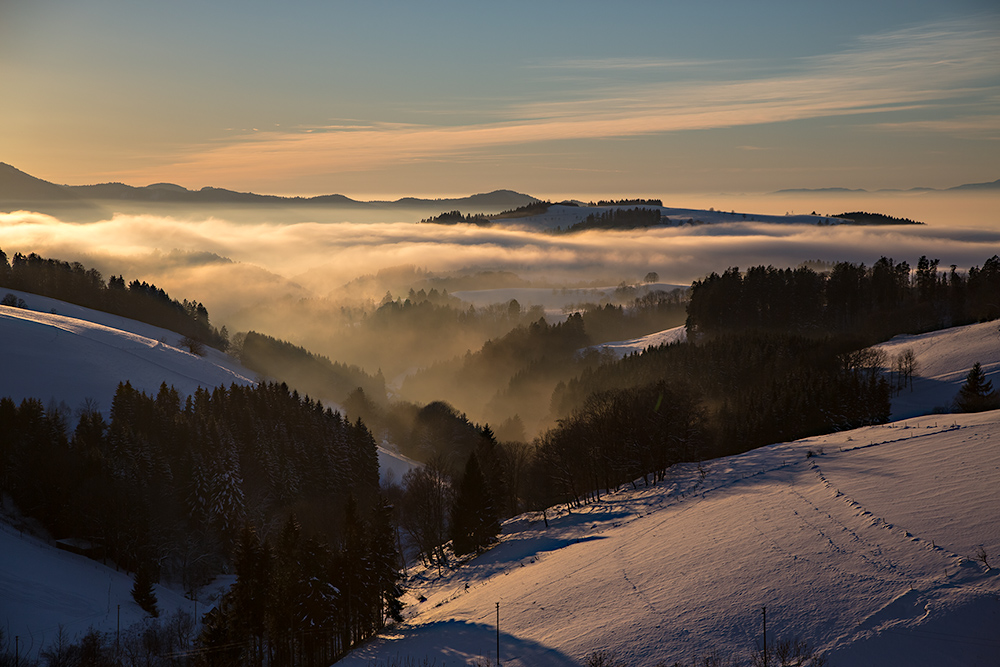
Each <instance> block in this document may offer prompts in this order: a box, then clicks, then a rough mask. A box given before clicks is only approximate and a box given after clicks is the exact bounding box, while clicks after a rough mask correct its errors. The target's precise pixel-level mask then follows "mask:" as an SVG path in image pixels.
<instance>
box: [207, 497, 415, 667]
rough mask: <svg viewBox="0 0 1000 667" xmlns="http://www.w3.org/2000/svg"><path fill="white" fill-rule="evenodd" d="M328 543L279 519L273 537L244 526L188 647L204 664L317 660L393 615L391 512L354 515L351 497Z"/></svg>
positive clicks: (274, 665) (279, 664) (329, 658)
mask: <svg viewBox="0 0 1000 667" xmlns="http://www.w3.org/2000/svg"><path fill="white" fill-rule="evenodd" d="M343 511H344V515H343V518H342V524H343V530H342V531H341V534H340V536H339V537H338V538H337V539H336V540H333V541H329V542H328V541H322V540H319V539H316V538H314V537H310V536H307V535H306V534H305V532H304V531H303V529H302V527H301V526H300V525H299V523H298V521H297V520H296V518H295V516H294V515H293V516H289V518H288V519H287V521H286V522H285V524H284V527H283V528H282V529H281V531H280V533H279V534H278V535H277V538H276V539H275V540H274V541H271V540H269V539H267V538H265V539H261V538H260V536H259V534H258V533H257V531H256V530H255V529H253V528H252V527H250V526H245V527H244V528H243V530H242V531H241V534H240V537H239V541H238V545H237V548H236V553H235V571H236V575H237V579H236V583H235V584H234V585H233V587H232V588H231V589H230V590H229V592H228V593H226V595H225V596H224V597H223V598H222V600H221V602H220V603H219V604H218V605H217V606H216V607H215V608H214V609H213V610H212V611H211V612H209V613H208V614H207V615H206V617H205V628H204V630H203V632H202V635H201V637H200V638H199V641H198V644H199V650H198V652H199V653H200V655H201V656H202V662H204V663H205V664H211V665H232V666H233V667H237V666H240V667H242V666H243V665H258V666H261V667H263V666H265V665H267V666H271V667H283V666H285V665H305V666H312V665H315V666H325V665H329V664H330V663H331V662H334V661H336V660H337V659H339V658H340V657H342V656H343V655H344V654H345V653H346V652H347V651H348V650H350V649H351V648H352V647H354V646H356V645H357V644H359V643H361V642H363V641H364V640H366V639H368V638H369V637H372V636H373V635H374V634H375V633H377V632H378V631H379V630H381V629H382V628H383V627H384V626H385V624H386V622H387V621H389V620H390V619H391V620H395V621H400V620H402V619H401V616H400V611H401V609H402V605H401V603H400V601H399V597H400V595H401V590H400V588H399V585H398V580H399V576H400V575H399V571H398V559H399V554H398V552H397V551H396V547H395V539H394V530H393V527H392V521H391V514H392V508H391V507H390V506H389V505H388V504H387V503H386V501H385V500H384V499H383V498H381V497H379V498H377V499H376V501H375V502H374V503H373V504H372V507H371V509H370V510H369V511H368V512H365V513H364V515H362V513H361V512H360V511H359V508H358V505H357V503H356V502H355V501H354V498H353V496H351V497H348V499H347V501H346V503H345V504H344V505H343Z"/></svg>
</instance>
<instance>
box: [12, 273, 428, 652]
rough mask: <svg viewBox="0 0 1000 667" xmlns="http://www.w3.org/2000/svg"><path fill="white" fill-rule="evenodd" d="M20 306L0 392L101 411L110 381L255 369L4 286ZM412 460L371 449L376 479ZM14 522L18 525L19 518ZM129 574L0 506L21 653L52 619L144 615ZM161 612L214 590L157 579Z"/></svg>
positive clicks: (190, 387)
mask: <svg viewBox="0 0 1000 667" xmlns="http://www.w3.org/2000/svg"><path fill="white" fill-rule="evenodd" d="M7 293H13V294H14V295H15V296H16V297H17V298H20V299H23V300H24V301H25V303H26V304H27V308H13V307H7V306H0V349H2V350H3V352H4V355H3V361H2V362H0V364H2V365H0V397H5V396H9V397H12V398H13V399H14V400H16V401H20V400H22V399H24V398H40V399H41V400H42V401H43V403H45V405H46V406H48V405H49V404H52V403H54V404H55V405H59V404H60V403H65V404H66V406H68V407H69V408H70V409H71V410H77V409H79V408H80V407H82V406H83V405H84V403H85V401H88V400H89V401H91V402H96V405H97V406H98V408H99V409H100V410H101V411H102V412H103V413H104V414H105V416H107V415H108V412H109V410H110V408H111V403H112V399H113V397H114V393H115V390H116V388H117V386H118V383H119V382H123V381H128V382H130V383H131V384H132V386H133V387H135V388H136V389H139V390H141V391H144V392H146V393H148V394H155V393H156V392H157V391H158V390H159V388H160V384H161V383H163V382H166V383H167V384H168V385H172V386H174V387H175V388H176V389H177V390H178V391H179V392H180V393H181V395H182V396H185V395H188V394H191V393H193V392H194V391H195V390H196V389H197V388H198V387H205V388H207V389H211V388H213V387H216V386H219V385H226V386H228V385H230V384H232V383H237V384H250V383H254V382H256V381H257V380H256V376H255V374H254V373H253V372H252V371H250V370H248V369H246V368H245V367H243V366H241V365H240V364H239V363H238V362H236V361H235V360H234V359H233V358H231V357H229V356H227V355H225V354H223V353H221V352H219V351H217V350H213V349H210V348H209V349H207V350H206V354H205V355H204V356H197V355H194V354H191V353H189V352H187V351H185V350H183V349H181V347H180V339H181V336H180V335H179V334H177V333H174V332H172V331H168V330H166V329H160V328H158V327H154V326H151V325H148V324H144V323H142V322H137V321H135V320H129V319H126V318H122V317H118V316H115V315H109V314H107V313H102V312H99V311H95V310H90V309H87V308H82V307H80V306H75V305H72V304H69V303H65V302H63V301H57V300H54V299H49V298H46V297H41V296H38V295H35V294H29V293H24V292H13V291H11V290H3V292H2V294H3V295H6V294H7ZM414 465H416V464H415V463H414V462H413V461H411V460H409V459H407V458H406V457H404V456H401V455H399V454H396V453H393V452H391V451H388V450H386V449H380V450H379V466H380V470H381V472H382V474H383V477H384V478H391V479H395V480H396V481H398V480H400V479H401V478H402V476H403V475H404V474H405V473H406V472H407V471H408V470H409V469H411V468H412V467H413V466H414ZM22 527H23V526H22ZM132 584H133V580H132V578H131V575H130V574H129V573H126V572H119V571H117V570H116V569H115V567H114V565H113V564H111V565H110V566H105V565H103V564H101V563H98V562H96V561H93V560H90V559H88V558H85V557H83V556H79V555H76V554H72V553H69V552H66V551H61V550H59V549H57V548H56V547H55V546H54V545H53V544H50V543H48V542H46V541H43V540H41V539H37V538H35V537H32V536H31V535H30V534H29V533H27V532H22V530H21V529H20V528H18V527H15V526H14V525H13V524H12V523H11V522H10V521H9V520H8V519H6V518H5V517H4V516H3V514H2V513H0V628H2V629H3V632H4V636H5V637H7V638H12V637H15V636H17V637H20V638H21V639H20V641H21V644H20V646H21V649H22V652H21V655H22V656H30V657H37V656H38V652H39V651H41V650H43V649H45V648H46V647H48V646H49V645H50V644H51V643H52V642H53V641H54V640H55V638H56V635H57V633H58V631H59V628H60V627H63V628H64V629H65V632H66V633H67V636H68V637H69V638H70V639H72V638H74V637H77V636H78V635H79V634H80V633H83V632H86V631H87V630H88V629H89V628H91V627H93V628H96V629H99V630H101V631H105V632H110V631H114V630H115V628H116V627H117V624H118V622H119V618H118V616H117V613H118V606H119V605H121V618H120V622H121V627H122V628H127V627H128V626H129V625H131V624H132V623H134V622H137V621H139V620H141V619H143V618H145V614H144V612H142V610H141V609H140V608H139V606H138V605H136V604H135V602H134V601H133V600H132V596H131V589H132ZM156 595H157V598H158V600H159V607H160V609H161V611H162V612H165V613H170V612H172V611H173V610H176V609H183V610H186V611H188V612H191V613H193V612H194V611H195V609H196V608H197V609H200V610H201V611H202V612H203V611H204V610H205V604H206V601H208V600H209V599H210V598H212V597H213V596H215V595H217V591H213V590H212V589H211V588H210V589H208V590H205V591H203V592H202V593H201V597H200V606H198V603H195V602H194V601H192V600H189V599H186V598H185V597H184V596H183V595H181V593H179V592H177V591H175V590H171V589H169V588H166V587H164V586H158V587H157V589H156Z"/></svg>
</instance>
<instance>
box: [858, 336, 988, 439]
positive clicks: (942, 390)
mask: <svg viewBox="0 0 1000 667" xmlns="http://www.w3.org/2000/svg"><path fill="white" fill-rule="evenodd" d="M878 347H880V348H881V349H882V350H884V351H885V353H886V356H887V357H888V361H889V362H890V363H891V361H892V359H893V358H894V357H896V356H898V355H900V354H902V353H903V351H904V350H906V349H912V350H913V354H914V358H915V359H916V362H917V369H916V373H915V374H914V379H913V386H912V388H911V387H907V388H906V389H904V390H903V391H901V392H900V393H899V395H898V396H894V397H893V399H892V417H893V419H904V418H907V417H914V416H917V415H926V414H929V413H931V412H934V411H935V410H937V411H943V412H950V411H951V404H952V401H953V400H954V399H955V396H956V395H957V394H958V390H959V389H960V388H961V387H962V384H963V383H964V382H965V378H966V376H967V375H968V374H969V369H971V368H972V366H973V364H975V363H976V362H977V361H978V362H979V363H980V364H982V367H983V372H984V373H985V374H986V379H987V380H989V381H991V382H993V387H994V388H997V389H1000V323H998V322H982V323H980V324H970V325H968V326H964V327H954V328H952V329H943V330H941V331H932V332H930V333H926V334H920V335H919V336H908V335H902V336H896V337H895V338H893V339H892V340H890V341H888V342H886V343H883V344H882V345H879V346H878Z"/></svg>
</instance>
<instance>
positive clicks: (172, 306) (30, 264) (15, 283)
mask: <svg viewBox="0 0 1000 667" xmlns="http://www.w3.org/2000/svg"><path fill="white" fill-rule="evenodd" d="M0 288H7V289H13V290H18V291H23V292H31V293H32V294H38V295H40V296H46V297H49V298H51V299H58V300H60V301H65V302H67V303H72V304H75V305H77V306H83V307H85V308H92V309H93V310H100V311H103V312H106V313H111V314H113V315H120V316H122V317H128V318H130V319H133V320H138V321H140V322H145V323H146V324H152V325H153V326H157V327H162V328H164V329H169V330H170V331H174V332H176V333H178V334H181V335H182V336H186V337H187V338H189V339H190V340H191V341H194V342H193V343H192V345H195V346H197V344H198V343H204V344H206V345H210V346H211V347H214V348H218V349H220V350H225V349H226V348H227V347H228V345H229V338H228V332H227V331H226V328H225V327H222V329H221V330H218V329H215V328H214V327H213V326H212V325H211V323H210V322H209V319H208V310H207V309H206V308H205V306H203V305H202V304H201V303H197V302H194V301H188V300H187V299H185V300H184V301H177V300H175V299H171V298H170V296H169V295H168V294H167V293H166V292H164V291H163V290H162V289H160V288H158V287H157V286H156V285H151V284H149V283H146V282H140V281H138V280H133V281H132V282H130V283H128V284H126V283H125V279H124V277H122V276H111V278H109V279H108V281H107V283H105V282H104V277H103V276H102V275H101V272H100V271H98V270H97V269H88V268H86V267H84V266H83V265H82V264H80V263H79V262H73V263H72V264H71V263H69V262H63V261H60V260H57V259H45V258H44V257H40V256H38V255H36V254H35V253H31V254H30V255H27V256H25V255H22V254H21V253H16V254H15V255H14V257H13V258H12V260H11V261H10V263H9V264H8V262H7V255H6V253H4V252H3V250H0ZM4 305H18V304H4Z"/></svg>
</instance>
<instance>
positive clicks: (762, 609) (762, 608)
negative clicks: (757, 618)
mask: <svg viewBox="0 0 1000 667" xmlns="http://www.w3.org/2000/svg"><path fill="white" fill-rule="evenodd" d="M760 615H761V616H762V617H763V622H764V667H767V607H765V606H764V605H761V606H760Z"/></svg>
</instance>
